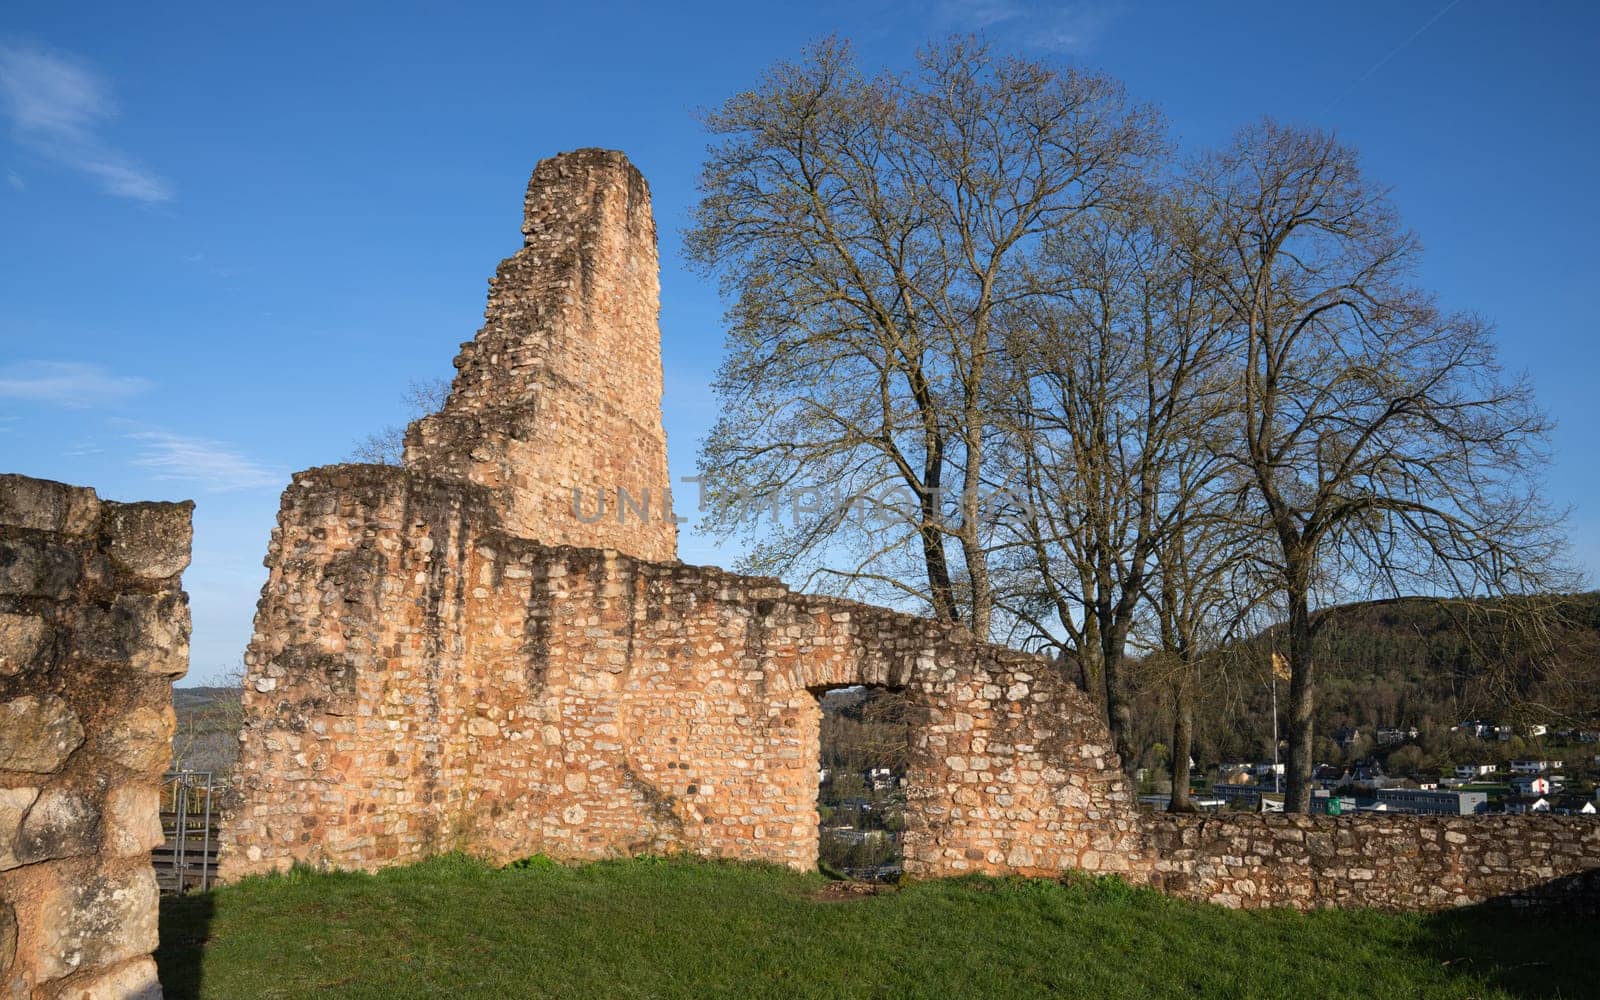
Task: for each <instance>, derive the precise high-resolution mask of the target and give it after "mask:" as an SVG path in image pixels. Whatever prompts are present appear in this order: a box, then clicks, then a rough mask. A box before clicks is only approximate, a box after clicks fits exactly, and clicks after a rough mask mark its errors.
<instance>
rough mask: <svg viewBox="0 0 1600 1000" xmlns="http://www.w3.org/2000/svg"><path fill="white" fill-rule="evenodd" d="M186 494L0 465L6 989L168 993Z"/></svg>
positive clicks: (2, 950)
mask: <svg viewBox="0 0 1600 1000" xmlns="http://www.w3.org/2000/svg"><path fill="white" fill-rule="evenodd" d="M193 507H194V505H193V504H190V503H112V502H110V501H102V500H100V499H98V498H97V497H96V496H95V493H94V491H93V490H90V489H82V488H78V487H73V486H66V485H63V484H61V483H53V482H47V481H44V480H39V479H28V478H26V477H23V476H13V475H5V476H0V997H5V998H8V1000H9V998H25V997H33V998H40V1000H43V998H58V997H74V998H77V997H94V998H113V997H114V998H117V1000H130V998H142V1000H149V998H159V997H160V995H161V987H160V985H159V984H158V983H157V981H156V968H155V963H154V962H153V961H152V960H151V958H150V953H151V952H152V951H154V950H155V947H156V920H157V908H156V879H155V873H154V871H153V870H152V869H151V866H150V851H151V849H152V848H154V847H155V846H156V845H158V844H159V843H160V842H161V839H162V832H161V818H160V813H159V797H160V788H161V776H162V772H163V771H164V770H165V769H166V767H167V762H168V759H169V756H170V754H171V749H172V730H173V715H172V681H173V679H174V678H176V677H179V676H181V675H182V674H183V673H184V672H185V671H186V670H187V669H188V665H189V606H188V598H187V597H186V596H185V595H184V593H183V591H182V590H181V589H180V580H179V576H180V574H181V573H182V572H183V569H184V567H185V566H187V565H188V563H189V542H190V513H191V511H192V510H193Z"/></svg>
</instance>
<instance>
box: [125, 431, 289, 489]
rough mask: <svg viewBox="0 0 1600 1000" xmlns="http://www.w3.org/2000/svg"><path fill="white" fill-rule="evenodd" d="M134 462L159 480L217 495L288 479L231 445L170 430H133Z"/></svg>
mask: <svg viewBox="0 0 1600 1000" xmlns="http://www.w3.org/2000/svg"><path fill="white" fill-rule="evenodd" d="M127 436H128V438H129V440H131V441H134V442H136V445H137V448H138V451H137V454H135V455H134V457H133V459H132V462H133V464H134V465H136V466H138V467H140V468H143V469H149V470H151V471H152V473H153V474H154V477H155V478H156V479H162V480H171V481H177V482H186V483H195V484H198V485H200V486H202V487H203V488H205V489H208V490H211V491H212V492H215V493H229V492H234V491H237V490H256V489H264V488H267V487H273V486H281V485H282V484H283V482H284V481H285V480H286V479H287V478H288V477H287V476H285V475H283V474H282V473H279V472H277V471H275V470H273V469H269V468H267V467H266V466H264V465H262V464H260V463H259V462H256V461H254V460H253V459H250V458H247V457H246V456H244V455H242V454H240V453H239V452H238V451H237V450H235V449H234V448H233V447H232V446H231V445H228V444H225V443H223V442H220V441H212V440H210V439H207V438H198V437H190V436H188V435H184V434H174V433H172V432H170V431H160V430H144V431H131V432H129V433H128V435H127Z"/></svg>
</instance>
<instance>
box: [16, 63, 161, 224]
mask: <svg viewBox="0 0 1600 1000" xmlns="http://www.w3.org/2000/svg"><path fill="white" fill-rule="evenodd" d="M116 111H117V106H116V101H115V99H114V98H113V97H112V94H111V90H110V88H109V87H108V86H107V85H106V83H105V81H104V80H103V79H102V78H101V77H100V75H99V74H98V73H96V72H95V71H94V70H93V69H91V68H90V67H89V66H88V65H86V64H85V63H83V62H82V61H81V60H78V59H75V58H73V57H70V56H67V55H63V54H61V53H56V52H50V51H47V50H45V49H42V48H39V47H37V46H30V45H0V112H3V113H4V115H5V117H6V118H7V119H8V120H9V122H10V124H11V134H12V136H13V137H14V138H15V139H16V140H17V142H18V143H19V144H20V145H22V146H24V147H26V148H27V149H29V150H31V151H33V152H34V153H37V154H38V155H40V156H43V157H45V158H46V159H49V160H53V161H55V162H57V163H60V164H62V165H63V166H66V167H70V168H71V169H73V170H77V171H79V172H81V173H84V174H88V175H89V176H90V177H93V178H94V179H95V180H96V181H98V182H99V184H100V187H101V188H102V189H103V190H104V191H105V192H106V193H108V194H113V195H116V196H117V197H120V198H131V199H133V200H135V201H143V202H160V201H168V200H170V199H171V198H172V187H171V185H169V184H168V183H167V182H166V181H165V180H164V179H162V178H161V177H160V176H158V175H157V174H155V173H153V172H152V171H150V170H149V169H147V168H146V167H144V166H142V165H141V164H139V163H138V162H136V161H135V160H134V159H133V158H132V157H130V156H128V155H127V154H126V153H123V152H122V151H121V150H119V149H117V148H115V147H114V146H112V145H110V144H109V143H107V142H106V141H105V140H104V139H102V138H101V137H100V135H99V134H98V133H99V129H100V128H101V126H102V125H104V124H105V122H106V121H107V120H109V119H110V118H111V117H113V116H114V115H115V114H116Z"/></svg>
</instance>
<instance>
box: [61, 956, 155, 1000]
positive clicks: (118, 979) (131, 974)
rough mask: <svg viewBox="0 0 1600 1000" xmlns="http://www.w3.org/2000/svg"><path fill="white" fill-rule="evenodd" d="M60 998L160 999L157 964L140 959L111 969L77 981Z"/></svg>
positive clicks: (105, 999) (87, 999) (83, 999)
mask: <svg viewBox="0 0 1600 1000" xmlns="http://www.w3.org/2000/svg"><path fill="white" fill-rule="evenodd" d="M61 1000H161V981H160V980H159V979H157V978H156V963H155V962H153V961H151V960H150V959H148V958H137V959H134V960H133V961H131V962H128V963H126V964H124V965H119V966H117V967H116V968H115V969H112V970H111V971H110V972H106V973H103V974H101V975H98V976H95V977H94V978H92V979H88V980H84V981H82V982H79V983H74V984H73V985H72V988H71V989H70V990H68V991H67V992H65V993H63V994H61Z"/></svg>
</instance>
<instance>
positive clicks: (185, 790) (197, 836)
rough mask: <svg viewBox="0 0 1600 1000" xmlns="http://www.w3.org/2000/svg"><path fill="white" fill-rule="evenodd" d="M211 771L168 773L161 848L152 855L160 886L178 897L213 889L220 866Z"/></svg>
mask: <svg viewBox="0 0 1600 1000" xmlns="http://www.w3.org/2000/svg"><path fill="white" fill-rule="evenodd" d="M214 792H215V786H214V785H213V783H212V778H211V772H210V771H168V772H167V773H166V776H165V781H164V783H163V785H162V788H161V830H162V833H163V834H164V836H163V838H162V843H161V846H159V847H157V848H156V849H155V850H154V851H152V852H150V860H151V863H152V864H153V865H154V866H155V870H156V883H157V884H158V885H159V886H160V887H161V891H162V892H163V893H167V894H169V895H176V894H181V893H185V892H188V891H189V890H191V889H199V890H200V891H202V892H204V891H205V890H206V889H208V888H210V887H211V879H212V876H213V874H214V873H215V871H216V863H217V829H216V823H217V818H218V817H217V812H216V811H215V810H214V809H213V808H212V798H213V795H214Z"/></svg>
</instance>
